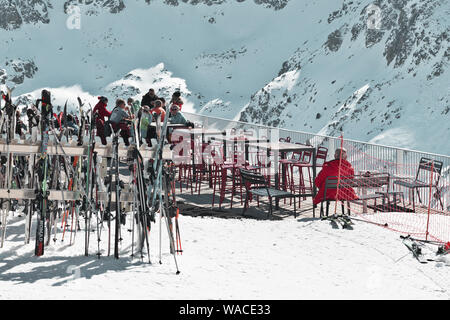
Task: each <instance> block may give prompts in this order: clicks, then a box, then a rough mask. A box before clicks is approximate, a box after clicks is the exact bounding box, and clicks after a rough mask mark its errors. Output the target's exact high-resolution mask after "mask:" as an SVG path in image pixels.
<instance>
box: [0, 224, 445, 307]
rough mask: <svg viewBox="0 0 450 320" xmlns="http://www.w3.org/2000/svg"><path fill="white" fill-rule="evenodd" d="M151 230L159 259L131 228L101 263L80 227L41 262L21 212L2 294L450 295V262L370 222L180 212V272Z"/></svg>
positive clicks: (5, 252)
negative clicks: (140, 249) (339, 224)
mask: <svg viewBox="0 0 450 320" xmlns="http://www.w3.org/2000/svg"><path fill="white" fill-rule="evenodd" d="M128 223H129V222H127V227H128ZM152 227H153V228H152V232H151V237H150V242H151V258H152V261H153V264H152V265H149V264H148V263H145V259H144V262H141V261H140V259H134V260H131V259H130V257H129V255H130V244H131V240H130V236H131V235H130V233H128V232H126V228H125V227H123V228H122V235H123V237H124V240H123V242H122V244H121V253H120V254H121V258H120V260H115V259H114V258H113V257H105V256H102V257H101V258H100V259H97V257H96V256H95V253H96V250H97V249H96V246H97V243H96V235H95V234H94V233H92V234H91V239H92V241H91V247H90V252H91V256H89V257H85V256H83V253H84V232H78V233H77V239H76V242H75V245H73V246H69V245H68V240H65V242H64V243H61V241H60V240H58V241H57V243H56V244H51V245H50V246H49V247H48V248H46V251H45V254H44V256H42V257H39V258H37V257H34V256H33V250H34V243H33V238H34V234H33V236H32V241H31V243H30V244H29V245H23V234H22V231H23V218H19V217H17V216H16V217H14V218H12V219H11V223H10V224H9V226H8V231H7V241H6V242H5V247H4V248H3V249H2V250H1V251H0V261H1V262H0V298H1V299H37V298H40V297H44V296H45V297H46V299H56V298H57V299H67V298H70V299H113V298H115V299H449V298H450V280H449V279H450V277H449V275H450V271H449V270H450V269H449V268H448V266H449V265H450V261H449V259H448V258H447V259H446V260H443V261H442V262H430V263H428V264H425V265H422V264H419V263H418V262H417V261H416V260H415V259H414V258H413V257H412V255H411V254H410V252H409V251H408V250H407V248H406V247H405V246H404V245H403V244H402V242H401V241H400V239H399V236H398V234H397V233H394V232H392V231H389V230H386V229H383V228H380V227H378V226H374V225H370V224H367V223H364V222H358V221H356V222H355V225H354V230H343V229H333V228H332V227H331V225H330V224H329V222H327V221H320V220H317V219H311V218H306V217H303V218H302V217H299V218H297V219H295V218H292V217H291V218H286V219H284V220H280V221H269V220H254V219H219V218H211V217H207V218H200V217H195V218H194V217H189V216H181V217H180V230H181V236H182V241H183V243H182V245H183V250H184V252H183V254H182V255H178V256H177V259H178V263H179V267H180V270H181V274H179V275H176V274H175V271H176V269H175V266H174V261H173V257H172V256H171V255H170V254H169V250H168V242H167V237H166V234H165V233H164V232H163V256H162V264H159V263H158V240H157V239H158V228H157V227H156V226H155V225H152ZM164 228H165V226H164V225H163V230H165V229H164ZM82 229H83V225H82ZM102 234H103V237H105V236H106V235H107V229H104V230H103V232H102ZM66 237H67V235H66ZM58 239H60V236H58ZM66 239H67V238H66ZM105 240H106V238H103V241H102V242H101V244H102V246H103V250H104V249H105V247H106V241H105Z"/></svg>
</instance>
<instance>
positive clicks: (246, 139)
mask: <svg viewBox="0 0 450 320" xmlns="http://www.w3.org/2000/svg"><path fill="white" fill-rule="evenodd" d="M213 139H214V140H218V141H222V142H223V160H224V161H226V159H227V149H228V145H229V144H233V150H234V148H235V147H236V145H237V143H245V160H246V161H248V158H249V152H248V149H249V144H250V143H255V142H256V143H258V142H267V139H262V138H258V137H252V136H245V135H222V136H219V137H213Z"/></svg>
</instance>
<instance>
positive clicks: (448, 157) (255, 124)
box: [183, 112, 450, 161]
mask: <svg viewBox="0 0 450 320" xmlns="http://www.w3.org/2000/svg"><path fill="white" fill-rule="evenodd" d="M183 113H184V114H187V115H189V114H190V115H194V116H197V117H205V118H211V119H217V120H221V121H227V122H238V123H242V124H249V125H252V126H258V127H264V128H270V129H278V130H285V131H291V132H295V133H300V134H308V135H314V136H317V137H322V138H327V139H330V138H331V139H339V137H333V136H326V135H321V134H317V133H312V132H305V131H298V130H291V129H287V128H278V127H272V126H269V125H263V124H258V123H251V122H245V121H240V120H231V119H226V118H220V117H216V116H209V115H203V114H197V113H192V112H183ZM344 140H346V141H348V142H355V143H361V144H366V145H371V146H375V147H383V148H389V149H394V150H401V151H406V152H414V153H420V154H426V155H431V156H435V157H443V158H447V159H448V160H449V161H450V155H444V154H438V153H432V152H427V151H420V150H414V149H407V148H400V147H394V146H388V145H383V144H377V143H372V142H365V141H359V140H353V139H347V138H344Z"/></svg>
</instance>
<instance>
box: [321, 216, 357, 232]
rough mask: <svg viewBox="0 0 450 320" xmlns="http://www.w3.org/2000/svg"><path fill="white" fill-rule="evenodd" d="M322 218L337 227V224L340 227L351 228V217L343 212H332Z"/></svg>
mask: <svg viewBox="0 0 450 320" xmlns="http://www.w3.org/2000/svg"><path fill="white" fill-rule="evenodd" d="M322 220H327V221H330V222H331V224H332V225H333V227H335V228H338V225H340V226H341V227H342V229H348V230H351V229H353V224H354V223H353V221H352V220H351V218H350V217H349V216H347V215H345V214H340V215H337V214H334V215H331V216H328V217H323V218H322Z"/></svg>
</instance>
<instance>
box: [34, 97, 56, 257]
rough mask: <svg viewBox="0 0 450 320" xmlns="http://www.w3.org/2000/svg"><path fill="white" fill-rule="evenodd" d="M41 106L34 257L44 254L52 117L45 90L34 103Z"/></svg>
mask: <svg viewBox="0 0 450 320" xmlns="http://www.w3.org/2000/svg"><path fill="white" fill-rule="evenodd" d="M39 103H40V104H41V108H42V109H41V136H42V144H41V155H40V159H39V163H38V166H39V172H38V176H39V183H38V190H37V198H38V201H39V203H40V205H39V214H38V223H37V227H36V245H35V251H34V253H35V255H36V256H38V257H39V256H42V255H43V254H44V241H45V220H46V218H47V198H48V190H47V175H48V155H47V147H48V140H49V127H50V123H49V121H50V116H51V115H52V104H51V95H50V92H49V91H47V90H42V92H41V99H40V100H38V101H36V106H38V105H39Z"/></svg>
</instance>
